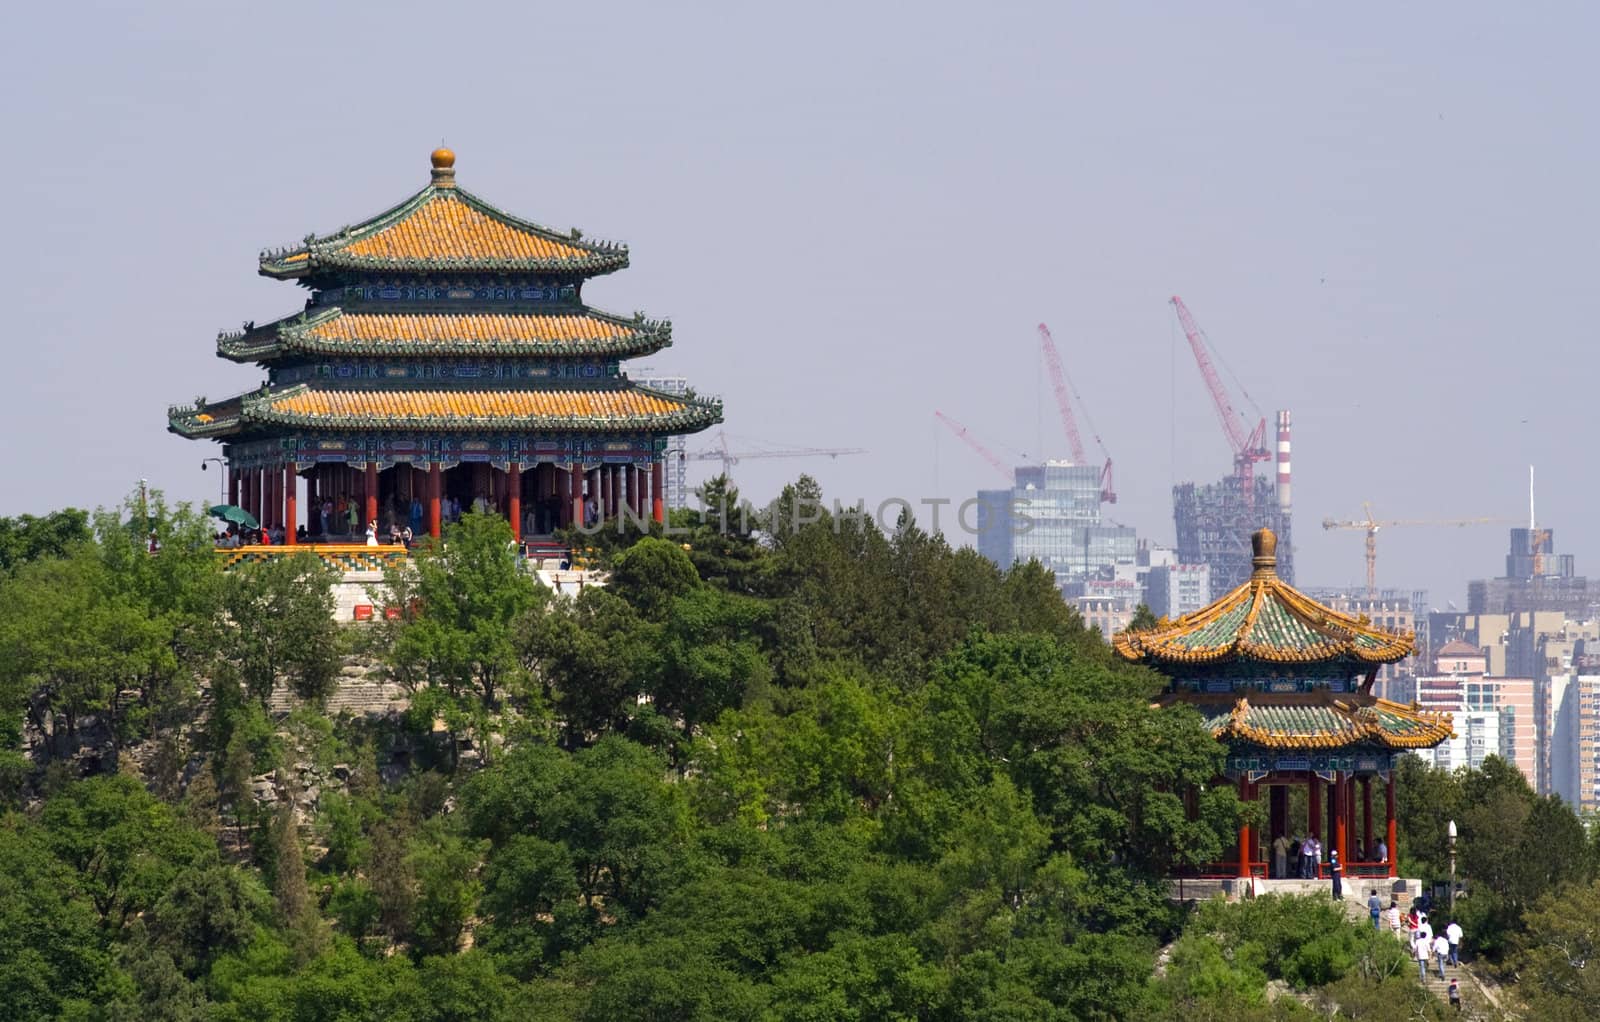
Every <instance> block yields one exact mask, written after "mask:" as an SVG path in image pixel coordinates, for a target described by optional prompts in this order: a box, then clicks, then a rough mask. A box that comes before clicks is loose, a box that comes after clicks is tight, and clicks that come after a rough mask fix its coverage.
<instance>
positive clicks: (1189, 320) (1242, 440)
mask: <svg viewBox="0 0 1600 1022" xmlns="http://www.w3.org/2000/svg"><path fill="white" fill-rule="evenodd" d="M1171 301H1172V307H1173V308H1174V309H1177V310H1178V322H1179V323H1181V324H1183V335H1184V336H1185V337H1187V338H1188V339H1189V347H1190V348H1191V349H1193V351H1194V360H1195V362H1197V363H1198V364H1199V366H1200V375H1201V376H1203V377H1205V381H1206V388H1207V389H1208V390H1210V391H1211V401H1212V403H1213V404H1215V405H1216V407H1217V418H1219V419H1221V420H1222V430H1223V432H1224V433H1226V434H1227V435H1228V445H1229V446H1231V447H1232V448H1233V473H1234V476H1235V477H1236V478H1237V479H1238V482H1239V488H1240V490H1241V491H1242V493H1243V495H1244V499H1245V501H1246V502H1247V503H1248V502H1249V501H1252V500H1254V498H1255V489H1256V486H1255V478H1256V469H1255V465H1256V462H1258V461H1266V460H1267V459H1268V458H1270V457H1272V454H1271V453H1270V452H1269V451H1268V450H1267V445H1266V436H1267V419H1266V416H1264V415H1263V416H1262V417H1261V419H1260V421H1259V422H1257V423H1256V425H1255V428H1254V429H1250V428H1248V424H1249V420H1247V419H1246V418H1245V417H1244V416H1243V415H1241V414H1240V413H1239V412H1238V411H1237V410H1235V408H1234V407H1233V399H1232V398H1230V397H1229V396H1228V390H1227V388H1226V387H1224V386H1223V385H1222V377H1220V376H1218V375H1217V367H1216V366H1214V365H1212V364H1211V354H1210V352H1209V351H1208V350H1207V349H1208V347H1209V345H1208V342H1207V340H1206V335H1205V331H1203V330H1201V329H1200V324H1199V323H1196V322H1195V319H1194V316H1192V315H1190V313H1189V308H1188V306H1186V305H1184V304H1183V299H1182V298H1179V297H1178V296H1177V295H1173V296H1172V299H1171ZM1249 397H1250V395H1249V394H1245V398H1246V400H1248V399H1249ZM1252 404H1254V402H1252ZM1259 410H1260V409H1257V411H1259Z"/></svg>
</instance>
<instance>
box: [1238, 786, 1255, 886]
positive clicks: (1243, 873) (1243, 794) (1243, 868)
mask: <svg viewBox="0 0 1600 1022" xmlns="http://www.w3.org/2000/svg"><path fill="white" fill-rule="evenodd" d="M1250 796H1251V791H1250V782H1249V781H1247V780H1245V779H1244V778H1243V777H1241V778H1239V801H1240V802H1248V801H1250ZM1253 842H1254V837H1253V835H1252V834H1251V833H1250V824H1249V822H1248V821H1245V820H1241V821H1240V822H1239V877H1240V878H1241V879H1243V878H1245V877H1248V876H1249V875H1250V850H1251V845H1252V843H1253Z"/></svg>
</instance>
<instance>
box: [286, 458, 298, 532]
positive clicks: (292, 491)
mask: <svg viewBox="0 0 1600 1022" xmlns="http://www.w3.org/2000/svg"><path fill="white" fill-rule="evenodd" d="M299 489H300V476H299V474H298V473H297V472H295V470H294V463H293V462H290V463H289V464H287V465H285V466H283V542H284V545H286V546H294V545H295V543H294V539H295V537H294V527H295V522H296V521H297V520H298V519H299V518H300V508H299V507H298V506H297V504H296V498H298V497H299V495H300V494H299V493H298V492H297V491H298V490H299Z"/></svg>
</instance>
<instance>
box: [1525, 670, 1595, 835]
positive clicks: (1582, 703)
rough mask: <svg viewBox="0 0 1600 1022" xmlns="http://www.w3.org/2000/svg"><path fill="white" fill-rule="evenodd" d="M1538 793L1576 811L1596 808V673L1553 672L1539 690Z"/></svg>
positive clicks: (1589, 810)
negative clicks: (1540, 746)
mask: <svg viewBox="0 0 1600 1022" xmlns="http://www.w3.org/2000/svg"><path fill="white" fill-rule="evenodd" d="M1539 724H1540V731H1542V732H1543V739H1544V743H1543V744H1544V750H1543V751H1544V753H1545V755H1544V756H1543V758H1542V760H1541V762H1540V764H1539V766H1540V774H1539V786H1538V790H1539V792H1540V793H1541V794H1551V795H1558V796H1560V797H1561V798H1562V799H1563V800H1564V801H1565V802H1566V803H1567V804H1568V805H1570V806H1572V808H1574V809H1576V810H1577V811H1578V812H1580V813H1587V812H1593V811H1595V810H1597V809H1600V674H1556V675H1552V676H1551V677H1550V678H1549V679H1548V680H1547V681H1546V682H1545V683H1544V684H1543V685H1542V686H1540V690H1539Z"/></svg>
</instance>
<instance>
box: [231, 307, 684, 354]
mask: <svg viewBox="0 0 1600 1022" xmlns="http://www.w3.org/2000/svg"><path fill="white" fill-rule="evenodd" d="M380 314H381V315H394V316H406V315H456V314H460V315H474V314H488V315H504V316H516V315H526V316H530V317H538V316H541V315H548V316H585V317H591V318H594V319H599V320H603V321H605V322H607V323H611V324H614V325H616V326H618V327H621V328H624V329H625V330H626V331H627V333H626V334H625V335H624V336H622V337H616V338H604V337H602V338H582V339H578V340H572V341H562V340H552V341H517V340H496V341H469V340H456V339H437V340H436V339H428V338H420V339H418V338H378V339H372V340H366V339H362V340H341V339H336V338H326V337H321V336H319V335H318V334H317V333H316V332H315V328H316V327H318V326H320V325H322V324H324V323H328V322H331V321H333V320H336V319H338V318H340V317H341V316H344V315H380ZM255 338H260V339H258V340H257V339H255ZM671 346H672V321H671V320H666V319H661V320H651V319H639V318H636V317H635V318H630V317H625V316H619V315H617V314H616V313H610V312H605V311H603V310H601V309H595V308H591V307H589V306H580V307H579V308H577V309H572V310H562V311H551V312H526V311H519V312H506V311H504V310H487V311H486V310H482V309H476V308H475V309H470V310H468V309H430V310H427V311H404V310H390V309H384V310H382V312H381V313H375V312H372V311H370V310H359V311H356V310H348V309H345V308H344V307H342V306H330V307H328V308H326V309H323V310H318V311H317V313H316V314H315V315H311V316H308V315H307V314H306V313H304V312H300V313H294V314H291V315H288V316H285V317H283V318H282V319H279V320H276V321H274V322H272V323H268V324H266V325H265V326H262V327H256V328H253V329H251V330H249V331H247V332H244V333H239V334H223V335H220V336H218V338H217V356H218V357H219V358H224V359H227V360H228V361H230V362H237V363H240V364H248V363H255V364H258V365H266V364H268V363H271V362H276V361H278V360H280V359H283V358H287V357H290V356H293V355H296V354H307V355H352V356H357V357H367V356H387V357H395V356H399V357H429V356H447V355H464V356H486V357H496V358H516V357H528V358H564V357H595V356H599V357H607V358H619V359H629V358H643V357H646V356H649V355H654V354H656V353H658V352H661V351H664V350H666V349H667V348H670V347H671Z"/></svg>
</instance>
